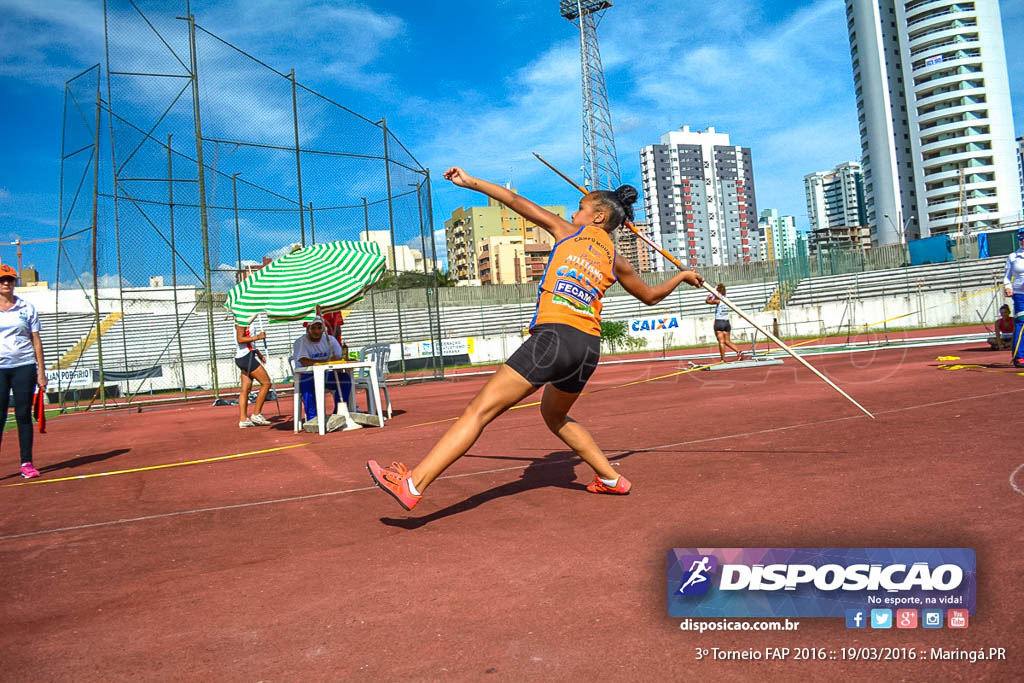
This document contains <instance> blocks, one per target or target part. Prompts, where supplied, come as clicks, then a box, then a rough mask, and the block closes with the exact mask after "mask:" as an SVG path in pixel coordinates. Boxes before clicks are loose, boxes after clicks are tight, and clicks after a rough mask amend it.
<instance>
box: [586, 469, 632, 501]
mask: <svg viewBox="0 0 1024 683" xmlns="http://www.w3.org/2000/svg"><path fill="white" fill-rule="evenodd" d="M631 488H633V485H632V484H630V483H629V479H626V478H625V477H624V476H622V475H621V474H620V475H619V480H618V481H617V482H615V486H608V485H607V484H605V483H604V482H603V481H601V477H599V476H597V475H596V474H595V475H594V481H593V482H591V483H590V484H587V490H588V491H590V492H591V493H614V494H615V495H618V496H624V495H626V494H627V493H629V490H630V489H631Z"/></svg>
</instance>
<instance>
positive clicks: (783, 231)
mask: <svg viewBox="0 0 1024 683" xmlns="http://www.w3.org/2000/svg"><path fill="white" fill-rule="evenodd" d="M757 236H758V240H759V241H760V243H761V244H760V249H759V251H760V254H759V255H760V256H761V260H762V261H778V260H781V259H785V258H792V257H793V256H795V255H796V219H795V218H793V216H780V215H779V212H778V210H777V209H765V210H764V211H762V212H761V217H760V218H759V219H758V221H757Z"/></svg>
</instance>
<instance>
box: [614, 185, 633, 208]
mask: <svg viewBox="0 0 1024 683" xmlns="http://www.w3.org/2000/svg"><path fill="white" fill-rule="evenodd" d="M638 196H639V195H638V194H637V191H636V188H635V187H633V186H632V185H620V186H619V188H618V189H617V190H615V198H616V199H618V200H619V203H620V204H622V206H623V208H629V207H631V206H633V204H636V198H637V197H638Z"/></svg>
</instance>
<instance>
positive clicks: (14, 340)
mask: <svg viewBox="0 0 1024 683" xmlns="http://www.w3.org/2000/svg"><path fill="white" fill-rule="evenodd" d="M40 329H42V327H41V326H40V324H39V315H38V314H37V313H36V307H35V306H33V305H32V304H30V303H29V302H27V301H25V300H24V299H22V298H20V297H18V296H17V295H15V297H14V306H13V307H12V308H11V310H9V311H0V368H18V367H21V366H22V365H29V364H31V363H35V362H36V354H35V352H34V351H33V350H32V333H33V332H38V331H39V330H40Z"/></svg>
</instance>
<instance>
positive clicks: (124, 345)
mask: <svg viewBox="0 0 1024 683" xmlns="http://www.w3.org/2000/svg"><path fill="white" fill-rule="evenodd" d="M106 23H107V8H106V1H105V0H104V3H103V24H104V26H103V54H104V58H105V59H106V61H107V127H108V130H109V134H110V172H111V180H112V182H113V194H114V249H115V251H116V254H117V294H118V303H119V304H120V307H121V353H122V358H123V360H122V365H121V367H122V368H123V369H124V372H125V385H124V388H125V394H127V395H128V396H131V393H132V392H131V381H130V380H129V379H128V377H129V373H128V336H127V335H128V331H127V322H128V321H127V319H126V318H125V316H124V269H123V268H122V263H121V221H120V206H119V204H118V199H119V198H120V197H119V195H120V194H121V193H120V191H119V189H118V176H119V170H118V167H117V152H116V145H115V144H114V142H115V140H114V96H113V93H112V88H111V84H110V34H109V32H108V31H107V26H106ZM98 333H99V331H97V334H98ZM139 387H140V388H141V387H142V380H140V381H139Z"/></svg>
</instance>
